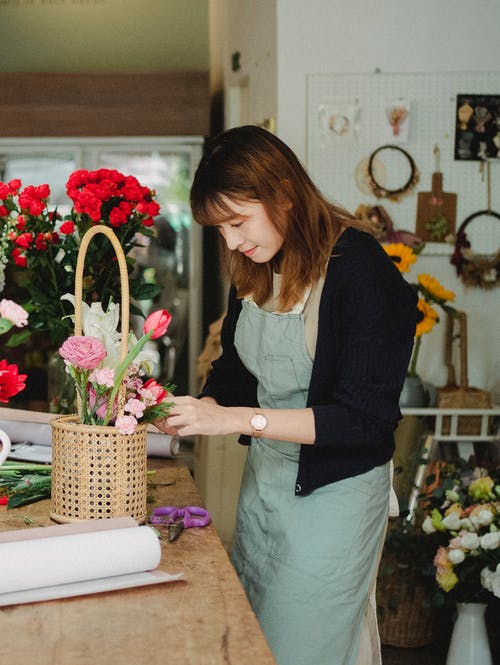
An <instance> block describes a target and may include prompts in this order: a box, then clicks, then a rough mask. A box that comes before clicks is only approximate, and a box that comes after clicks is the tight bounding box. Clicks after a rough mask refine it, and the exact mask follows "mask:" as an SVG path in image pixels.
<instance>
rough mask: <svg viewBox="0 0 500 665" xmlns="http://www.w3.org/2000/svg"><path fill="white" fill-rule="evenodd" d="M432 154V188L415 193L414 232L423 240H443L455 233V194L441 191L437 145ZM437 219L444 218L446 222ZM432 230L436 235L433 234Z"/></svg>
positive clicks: (441, 179) (441, 178) (441, 181)
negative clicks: (415, 222) (415, 215)
mask: <svg viewBox="0 0 500 665" xmlns="http://www.w3.org/2000/svg"><path fill="white" fill-rule="evenodd" d="M434 156H435V171H434V173H433V174H432V189H431V191H430V192H418V194H417V224H416V234H417V235H418V236H419V238H422V240H425V242H444V239H445V237H446V236H447V235H449V234H453V233H455V224H456V219H457V195H456V194H453V193H451V192H444V191H443V174H442V173H441V171H440V170H439V148H438V146H437V145H436V146H435V148H434ZM439 220H446V222H440V221H439ZM429 224H430V225H431V226H430V228H429ZM434 231H435V232H436V234H437V235H435V234H434Z"/></svg>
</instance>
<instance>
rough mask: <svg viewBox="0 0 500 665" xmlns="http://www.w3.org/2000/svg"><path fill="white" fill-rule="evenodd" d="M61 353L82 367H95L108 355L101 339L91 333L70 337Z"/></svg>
mask: <svg viewBox="0 0 500 665" xmlns="http://www.w3.org/2000/svg"><path fill="white" fill-rule="evenodd" d="M59 353H60V355H61V356H62V357H63V358H64V360H67V361H68V362H69V363H70V364H71V365H74V366H75V367H79V368H80V369H95V368H96V367H98V366H99V364H100V363H101V361H102V360H103V359H104V358H105V357H106V355H107V354H106V348H105V347H104V344H103V343H102V342H101V340H100V339H97V337H92V336H90V335H73V336H72V337H68V339H67V340H66V341H65V342H64V343H63V345H62V346H61V348H60V349H59Z"/></svg>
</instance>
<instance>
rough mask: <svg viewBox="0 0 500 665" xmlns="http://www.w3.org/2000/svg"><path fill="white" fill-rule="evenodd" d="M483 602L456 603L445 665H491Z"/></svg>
mask: <svg viewBox="0 0 500 665" xmlns="http://www.w3.org/2000/svg"><path fill="white" fill-rule="evenodd" d="M485 611H486V605H485V604H483V603H457V612H458V615H457V618H456V621H455V625H454V627H453V631H452V634H451V641H450V647H449V649H448V655H447V658H446V665H493V660H492V658H491V651H490V645H489V643H488V633H487V632H486V623H485V620H484V613H485Z"/></svg>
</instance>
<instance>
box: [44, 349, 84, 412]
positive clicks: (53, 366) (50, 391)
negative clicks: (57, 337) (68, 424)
mask: <svg viewBox="0 0 500 665" xmlns="http://www.w3.org/2000/svg"><path fill="white" fill-rule="evenodd" d="M47 398H48V401H49V411H50V413H61V414H69V413H76V410H77V405H76V388H75V382H74V380H73V378H72V377H71V376H70V375H69V374H68V372H67V371H66V365H65V363H64V360H63V359H62V358H61V356H60V355H59V351H55V352H54V353H53V354H52V355H51V356H50V357H49V360H48V363H47Z"/></svg>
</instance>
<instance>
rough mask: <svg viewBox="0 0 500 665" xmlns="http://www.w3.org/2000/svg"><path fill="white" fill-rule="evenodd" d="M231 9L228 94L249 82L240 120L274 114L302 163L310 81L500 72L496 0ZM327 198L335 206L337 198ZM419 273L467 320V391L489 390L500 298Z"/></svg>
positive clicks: (433, 339)
mask: <svg viewBox="0 0 500 665" xmlns="http://www.w3.org/2000/svg"><path fill="white" fill-rule="evenodd" d="M228 4H229V12H230V20H229V22H228V30H229V32H228V39H229V41H230V47H229V48H230V51H229V52H230V53H231V52H233V51H234V50H239V51H240V52H241V53H242V71H241V72H239V73H238V74H236V75H235V74H234V73H230V72H227V62H226V85H227V84H228V83H229V85H234V84H235V83H237V82H238V81H240V82H247V84H248V90H249V93H250V94H249V109H248V114H247V117H245V118H244V120H245V121H248V122H256V123H258V122H261V121H262V119H263V118H264V117H267V116H268V115H274V114H276V120H277V133H278V135H279V136H280V137H281V138H282V139H283V140H285V141H286V142H287V143H288V144H289V145H290V146H291V147H292V148H293V149H294V150H295V152H296V153H297V154H298V156H299V157H300V158H301V159H302V160H303V161H304V162H306V152H307V145H306V102H307V75H308V74H317V73H356V72H364V73H366V72H372V71H375V69H376V68H379V69H380V70H381V71H383V72H390V73H395V72H447V71H492V70H494V71H499V70H500V51H499V47H498V44H499V39H498V26H499V25H500V2H499V1H498V0H476V2H470V0H419V2H415V1H414V0H307V1H306V0H256V1H253V0H252V1H251V0H228ZM274 10H276V16H275V24H274V23H273V11H274ZM274 42H275V45H274ZM273 49H275V56H274V57H275V58H276V63H275V66H276V70H274V69H273V53H274V50H273ZM267 54H270V55H267ZM226 60H227V58H226ZM273 87H275V89H276V93H275V94H274V93H273V90H272V89H273ZM496 92H499V93H500V91H496ZM498 169H500V164H499V165H493V166H492V175H493V183H498V178H495V176H496V175H497V172H498ZM429 177H430V175H429ZM494 186H498V185H495V184H494ZM424 189H425V188H424ZM331 195H332V196H333V197H334V198H336V199H337V200H342V193H336V192H332V193H331ZM458 195H459V196H460V192H458ZM375 202H376V200H374V203H375ZM458 221H459V223H460V221H463V220H458ZM405 228H410V229H411V228H412V227H411V225H408V226H406V225H405ZM417 272H418V273H424V272H428V273H430V274H432V275H433V276H434V277H436V278H437V279H438V280H440V281H441V282H442V283H443V285H444V286H446V288H448V289H452V290H454V291H455V292H456V294H457V297H456V305H457V307H459V308H460V309H463V310H464V311H465V312H466V313H467V315H468V319H469V321H468V323H469V380H470V384H471V385H475V386H477V387H485V386H487V384H488V382H489V380H490V378H491V374H492V367H493V366H494V364H495V362H499V361H500V313H499V307H498V302H499V298H498V296H499V294H500V290H499V289H498V288H496V289H493V290H491V291H488V292H484V291H481V290H479V289H470V288H469V289H466V288H465V287H464V286H463V285H462V283H461V282H460V281H459V280H458V279H457V277H456V276H455V273H454V270H453V268H452V266H451V265H450V264H449V259H448V257H446V256H439V257H437V256H421V257H420V258H419V260H418V262H417V265H416V267H415V270H414V271H413V273H412V274H410V276H409V279H410V280H412V281H413V278H414V276H415V274H416V273H417ZM443 334H444V325H442V324H439V325H438V326H437V327H436V328H435V329H434V330H433V331H432V333H431V334H430V335H427V336H426V337H425V338H424V340H423V343H422V350H421V353H420V359H419V367H418V369H419V371H420V373H421V374H422V376H423V378H424V379H426V380H428V381H430V382H432V383H434V384H435V385H438V386H439V385H443V384H444V383H445V379H446V372H445V368H444V365H443V361H442V348H443V336H444V335H443Z"/></svg>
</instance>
